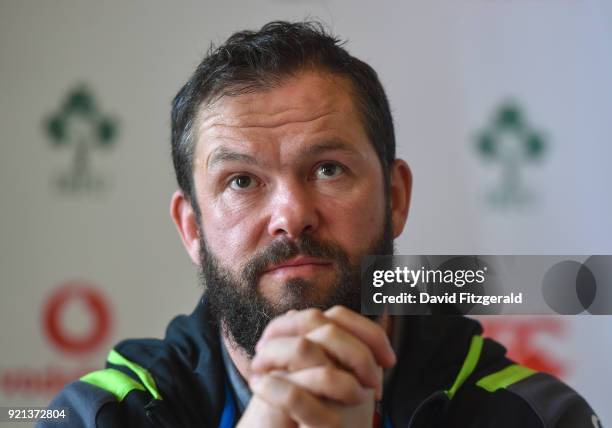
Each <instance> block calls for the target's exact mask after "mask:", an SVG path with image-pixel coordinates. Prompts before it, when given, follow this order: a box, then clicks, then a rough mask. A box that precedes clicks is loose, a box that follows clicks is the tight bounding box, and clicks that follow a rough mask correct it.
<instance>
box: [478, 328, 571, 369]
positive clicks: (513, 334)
mask: <svg viewBox="0 0 612 428" xmlns="http://www.w3.org/2000/svg"><path fill="white" fill-rule="evenodd" d="M479 319H480V321H481V322H482V324H483V327H484V333H485V335H487V336H489V337H493V338H495V339H496V340H498V341H499V342H501V343H502V344H504V346H506V348H507V349H508V356H509V357H510V358H511V359H513V360H515V361H517V362H518V363H520V364H523V365H525V366H527V367H530V368H532V369H534V370H537V371H542V372H546V373H550V374H552V375H555V376H557V377H563V376H564V375H565V374H567V371H568V365H567V362H563V361H561V359H560V358H559V355H555V354H553V353H551V352H546V351H545V349H544V347H543V346H542V345H541V344H539V343H538V342H539V341H538V339H539V338H541V337H542V336H543V337H547V338H549V339H553V340H563V336H564V334H565V326H564V324H563V322H562V320H561V319H559V318H555V317H530V318H522V319H520V318H515V319H509V318H508V317H499V318H497V317H495V318H485V317H482V318H479Z"/></svg>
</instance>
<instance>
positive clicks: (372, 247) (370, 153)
mask: <svg viewBox="0 0 612 428" xmlns="http://www.w3.org/2000/svg"><path fill="white" fill-rule="evenodd" d="M351 90H352V89H351V86H350V82H349V81H348V80H346V79H345V78H343V77H339V76H336V75H332V74H329V73H318V72H303V73H300V74H298V75H296V76H293V77H288V78H287V79H285V80H284V81H283V82H281V84H280V85H279V86H277V87H275V88H273V89H267V90H263V91H258V92H255V93H251V94H244V95H240V96H236V97H224V98H222V99H221V100H219V101H218V102H217V103H216V104H214V105H213V106H212V107H209V108H207V109H205V110H203V111H202V112H201V114H200V115H199V118H198V121H197V125H196V129H195V136H196V144H197V145H196V151H195V155H194V167H193V173H194V186H195V195H196V200H197V204H198V207H199V211H200V213H201V218H200V220H201V221H200V222H199V231H200V245H201V250H200V262H201V264H202V266H201V271H202V273H203V276H204V279H205V281H206V282H207V284H206V285H207V287H208V293H209V296H210V297H211V298H212V300H213V302H212V303H213V306H216V312H217V313H218V316H219V317H221V318H222V321H224V322H225V323H226V324H228V325H227V326H226V327H227V328H228V330H229V332H230V333H231V335H232V336H240V337H234V339H235V341H236V342H237V343H238V344H239V345H241V346H243V347H244V348H245V349H246V350H247V352H250V351H252V349H251V348H253V347H254V344H255V343H256V341H257V339H258V338H259V334H261V330H263V327H265V325H263V326H262V325H258V326H255V327H253V328H254V329H255V330H256V331H248V332H243V331H241V330H244V328H246V327H248V326H249V325H252V324H262V323H264V324H265V322H266V320H269V319H270V318H271V317H274V316H276V315H278V314H280V313H282V312H284V311H286V310H288V309H290V308H303V307H306V306H318V307H322V308H325V307H327V306H330V305H333V304H345V305H348V306H353V308H354V309H356V310H358V309H359V306H358V304H359V264H360V261H361V258H362V257H363V256H364V255H366V254H376V253H380V252H385V253H389V252H391V251H392V241H391V239H392V238H391V236H390V235H391V232H390V229H391V225H390V218H389V215H388V209H387V208H388V205H387V203H386V199H385V191H384V180H383V173H382V167H381V165H380V161H379V159H378V156H377V154H376V152H375V151H374V148H373V146H372V144H371V143H370V142H369V140H368V137H367V135H366V133H365V130H364V127H363V124H362V122H361V119H360V116H359V113H358V111H357V108H356V106H355V105H354V101H353V97H352V95H351ZM214 300H216V304H215V301H214ZM241 305H242V306H241ZM355 305H356V306H357V307H356V308H355V307H354V306H355ZM231 311H233V312H234V314H233V315H234V316H233V317H232V315H230V314H228V312H231ZM246 312H250V313H251V315H246ZM257 313H259V314H261V313H263V314H264V315H265V319H252V318H251V319H249V316H250V317H256V316H257ZM232 323H234V324H235V323H241V326H238V327H236V326H234V329H235V330H236V331H232V325H231V324H232ZM242 336H244V337H242ZM249 336H251V337H250V338H249ZM253 336H256V337H253ZM241 341H242V342H245V341H249V343H246V342H245V343H240V342H241Z"/></svg>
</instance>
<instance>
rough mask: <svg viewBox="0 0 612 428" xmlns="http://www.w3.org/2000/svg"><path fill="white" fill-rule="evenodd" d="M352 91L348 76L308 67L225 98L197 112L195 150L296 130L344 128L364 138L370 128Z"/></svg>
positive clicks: (307, 131) (198, 151)
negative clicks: (269, 84) (271, 83)
mask: <svg viewBox="0 0 612 428" xmlns="http://www.w3.org/2000/svg"><path fill="white" fill-rule="evenodd" d="M353 92H354V91H353V86H352V83H351V81H350V80H349V79H348V78H347V77H344V76H340V75H337V74H332V73H328V72H321V71H303V72H300V73H298V74H296V75H292V76H289V77H287V78H285V79H283V80H282V81H281V82H280V84H279V85H276V86H274V87H272V88H267V89H263V90H261V91H256V92H253V93H246V94H242V95H238V96H226V97H222V98H221V99H219V100H218V101H217V102H215V103H214V104H213V105H210V106H207V107H204V108H202V109H201V110H200V112H199V114H198V118H197V121H196V137H197V138H196V142H197V147H196V153H200V154H203V153H205V152H209V151H210V150H212V149H214V148H215V146H218V145H219V144H221V143H223V142H230V143H231V142H232V140H233V141H235V140H240V141H244V142H245V143H247V141H255V140H258V139H265V140H267V141H269V139H270V138H276V137H277V136H279V135H283V133H285V134H287V133H291V132H293V133H298V134H299V133H311V134H312V133H317V132H319V133H322V132H328V133H329V132H333V133H338V132H339V133H344V134H346V135H345V137H346V138H348V139H350V140H354V139H355V138H356V137H357V136H359V137H362V136H364V135H365V132H364V130H363V125H362V123H361V119H360V114H359V112H358V109H357V108H356V105H355V101H354V100H355V97H354V95H353ZM351 134H352V135H351ZM196 157H197V156H196Z"/></svg>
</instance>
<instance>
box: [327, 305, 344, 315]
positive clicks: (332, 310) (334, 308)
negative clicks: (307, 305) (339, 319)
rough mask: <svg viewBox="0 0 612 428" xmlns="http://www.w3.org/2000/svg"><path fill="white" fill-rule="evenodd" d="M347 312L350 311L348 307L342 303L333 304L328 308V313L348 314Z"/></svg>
mask: <svg viewBox="0 0 612 428" xmlns="http://www.w3.org/2000/svg"><path fill="white" fill-rule="evenodd" d="M347 312H348V309H347V308H346V307H344V306H341V305H335V306H332V307H331V308H330V309H328V310H327V314H329V315H337V316H343V315H346V313H347Z"/></svg>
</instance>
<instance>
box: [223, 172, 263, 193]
mask: <svg viewBox="0 0 612 428" xmlns="http://www.w3.org/2000/svg"><path fill="white" fill-rule="evenodd" d="M256 185H257V182H256V181H255V178H253V177H251V176H250V175H244V174H243V175H236V176H234V177H233V178H232V179H231V180H230V182H229V187H230V188H232V189H234V190H248V189H251V188H253V187H255V186H256Z"/></svg>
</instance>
